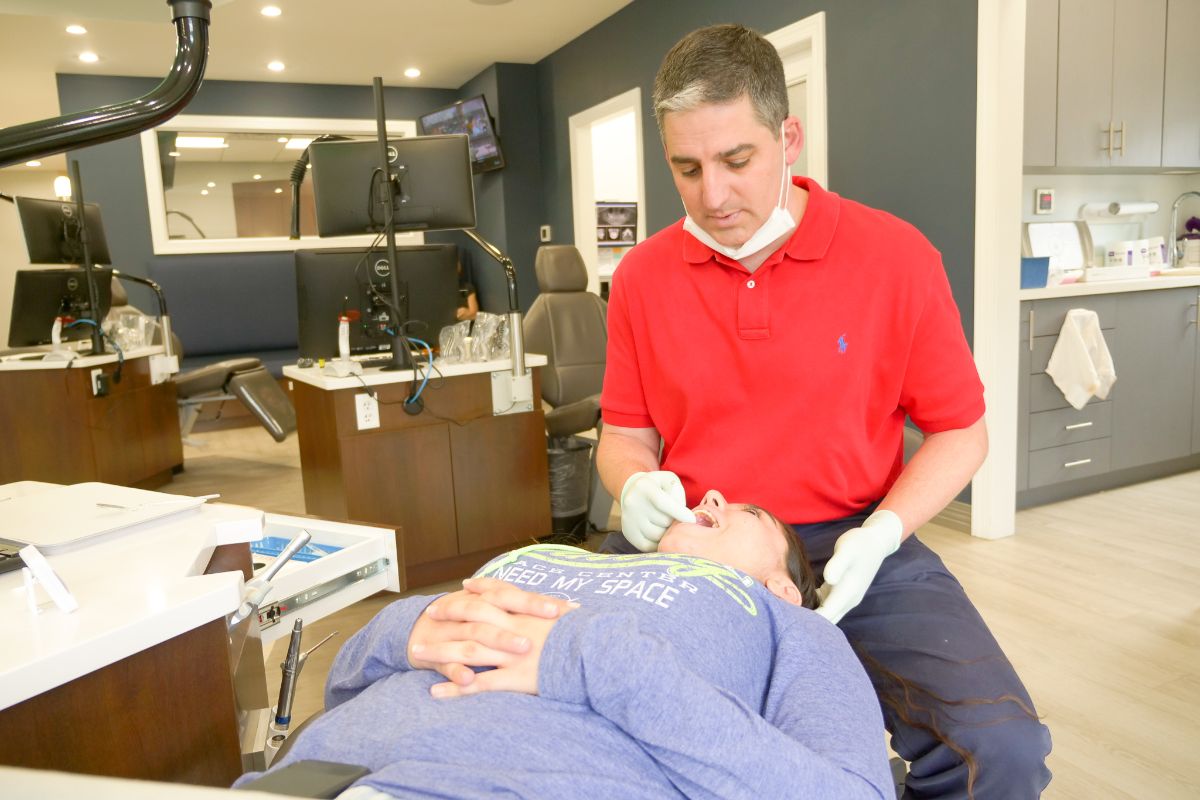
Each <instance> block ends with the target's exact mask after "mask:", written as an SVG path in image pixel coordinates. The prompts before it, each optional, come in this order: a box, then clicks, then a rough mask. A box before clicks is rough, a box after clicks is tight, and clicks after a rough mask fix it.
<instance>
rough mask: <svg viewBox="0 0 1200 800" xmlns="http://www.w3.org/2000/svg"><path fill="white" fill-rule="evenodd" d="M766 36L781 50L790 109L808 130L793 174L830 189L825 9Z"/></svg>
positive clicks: (793, 166)
mask: <svg viewBox="0 0 1200 800" xmlns="http://www.w3.org/2000/svg"><path fill="white" fill-rule="evenodd" d="M766 39H767V41H769V42H770V43H771V44H773V45H775V49H776V50H778V51H779V58H780V59H782V61H783V77H784V80H785V81H786V82H787V91H788V110H789V111H790V113H791V114H792V115H793V116H795V117H797V118H799V120H800V125H801V127H802V128H803V130H804V147H803V148H802V149H801V150H800V157H799V158H797V159H796V163H794V164H793V165H792V174H793V175H805V176H807V177H809V178H812V179H813V180H815V181H816V182H817V183H819V184H820V185H821V186H823V187H825V188H829V145H828V142H829V138H828V123H827V119H828V117H827V114H826V93H825V12H824V11H821V12H818V13H816V14H813V15H812V16H809V17H805V18H804V19H802V20H800V21H799V22H794V23H792V24H791V25H788V26H787V27H785V28H780V29H779V30H777V31H772V32H771V33H768V34H767V36H766Z"/></svg>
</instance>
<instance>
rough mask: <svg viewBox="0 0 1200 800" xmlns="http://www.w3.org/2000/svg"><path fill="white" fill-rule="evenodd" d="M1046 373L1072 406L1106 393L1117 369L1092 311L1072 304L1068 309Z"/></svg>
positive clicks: (1098, 319)
mask: <svg viewBox="0 0 1200 800" xmlns="http://www.w3.org/2000/svg"><path fill="white" fill-rule="evenodd" d="M1046 374H1047V375H1049V376H1050V377H1051V378H1052V379H1053V380H1054V385H1055V386H1057V387H1058V388H1059V390H1060V391H1061V392H1062V393H1063V397H1065V398H1066V399H1067V402H1068V403H1070V404H1071V405H1073V406H1074V407H1075V408H1083V407H1084V406H1085V405H1087V402H1088V400H1091V399H1092V397H1099V398H1100V399H1101V400H1103V399H1105V398H1107V397H1108V392H1109V390H1110V389H1111V388H1112V385H1113V384H1114V383H1116V380H1117V372H1116V368H1115V367H1114V365H1113V360H1112V354H1111V353H1109V352H1108V344H1107V343H1106V342H1105V341H1104V333H1103V332H1102V331H1101V330H1100V317H1099V316H1097V315H1096V312H1095V311H1092V310H1090V309H1087V308H1072V309H1071V310H1070V311H1068V312H1067V318H1066V319H1065V320H1063V325H1062V330H1060V331H1059V333H1058V342H1057V343H1056V344H1055V345H1054V352H1053V353H1051V354H1050V363H1048V364H1047V365H1046Z"/></svg>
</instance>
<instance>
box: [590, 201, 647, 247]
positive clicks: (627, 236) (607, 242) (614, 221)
mask: <svg viewBox="0 0 1200 800" xmlns="http://www.w3.org/2000/svg"><path fill="white" fill-rule="evenodd" d="M596 244H598V245H600V246H601V247H633V246H634V245H635V244H637V203H614V202H607V201H597V203H596Z"/></svg>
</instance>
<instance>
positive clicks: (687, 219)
mask: <svg viewBox="0 0 1200 800" xmlns="http://www.w3.org/2000/svg"><path fill="white" fill-rule="evenodd" d="M779 139H780V143H781V144H782V145H783V181H782V183H781V185H780V187H779V202H777V203H776V204H775V208H773V209H771V214H770V216H768V217H767V219H766V221H765V222H763V224H762V226H761V227H759V229H758V230H756V231H755V232H754V233H753V234H751V236H750V238H749V239H747V240H746V241H745V243H744V244H742V245H741V246H740V247H726V246H725V245H723V244H721V243H720V242H718V241H717V240H716V239H714V238H713V237H712V236H711V235H710V234H709V233H708V231H706V230H704V229H703V228H701V227H700V226H699V225H698V224H697V223H696V221H695V220H694V219H692V216H691V214H687V213H686V212H687V206H686V205H685V206H684V213H685V216H684V219H683V229H684V230H685V231H687V232H688V233H690V234H691V235H692V236H695V237H696V238H697V239H699V240H700V241H701V242H703V243H704V244H706V245H708V246H709V247H711V248H712V249H713V250H716V251H717V252H718V253H721V254H723V255H726V256H728V257H729V258H732V259H733V260H734V261H741V260H742V259H743V258H747V257H748V256H752V255H754V254H755V253H757V252H758V251H760V250H762V249H763V248H764V247H766V246H767V245H769V244H771V243H772V242H774V241H775V240H776V239H778V238H780V237H781V236H783V235H784V234H785V233H788V232H790V231H791V230H792V229H793V228H795V227H796V221H795V220H794V219H792V215H791V214H789V213H788V210H787V187H788V183H789V182H790V181H789V180H788V178H789V175H788V169H787V137H786V136H785V134H784V130H783V125H782V124H780V126H779Z"/></svg>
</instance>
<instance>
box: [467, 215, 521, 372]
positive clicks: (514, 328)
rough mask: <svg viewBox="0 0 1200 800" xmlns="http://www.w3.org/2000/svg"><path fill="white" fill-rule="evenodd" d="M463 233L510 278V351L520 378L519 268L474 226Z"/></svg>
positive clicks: (513, 367)
mask: <svg viewBox="0 0 1200 800" xmlns="http://www.w3.org/2000/svg"><path fill="white" fill-rule="evenodd" d="M463 233H465V234H466V235H467V236H469V237H471V240H472V241H473V242H475V244H477V245H479V246H480V247H482V248H483V252H485V253H487V254H488V255H489V256H491V257H492V259H493V260H495V261H496V263H498V264H499V265H500V266H502V267H503V268H504V276H505V277H506V278H507V279H508V342H509V353H510V354H511V355H512V362H513V365H512V371H513V377H514V378H520V377H522V376H524V375H525V336H524V334H523V332H522V330H521V307H520V306H519V305H518V304H517V269H516V267H515V266H514V265H513V260H512V259H511V258H509V257H508V256H506V255H504V253H502V252H500V248H498V247H496V245H494V244H492V243H491V242H489V241H488V240H487V239H484V238H483V237H482V236H480V235H479V234H478V233H476V232H475V229H474V228H465V229H464V230H463Z"/></svg>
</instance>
